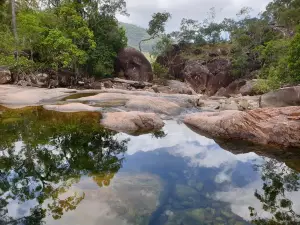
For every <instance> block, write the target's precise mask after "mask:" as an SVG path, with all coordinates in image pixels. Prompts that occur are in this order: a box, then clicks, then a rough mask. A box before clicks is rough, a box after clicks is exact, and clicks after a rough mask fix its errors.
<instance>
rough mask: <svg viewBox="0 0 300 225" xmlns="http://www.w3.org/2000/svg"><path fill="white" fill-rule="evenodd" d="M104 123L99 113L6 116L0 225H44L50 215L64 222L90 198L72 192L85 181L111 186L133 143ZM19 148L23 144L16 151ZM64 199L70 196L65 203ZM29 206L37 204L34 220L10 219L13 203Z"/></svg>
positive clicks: (38, 111)
mask: <svg viewBox="0 0 300 225" xmlns="http://www.w3.org/2000/svg"><path fill="white" fill-rule="evenodd" d="M99 119H100V115H99V114H98V113H84V112H80V113H59V112H53V111H47V110H44V109H43V108H41V107H31V108H24V109H20V110H7V111H5V112H4V113H2V114H0V137H1V138H0V218H1V219H0V224H30V225H34V224H41V223H42V220H43V218H45V216H46V215H48V214H50V215H52V216H53V218H54V219H59V218H60V217H61V216H62V215H63V213H64V212H66V211H69V210H74V209H75V208H76V206H77V205H78V204H79V203H80V201H82V199H83V198H84V194H79V193H72V194H71V195H70V193H69V192H68V190H69V188H70V187H71V185H72V184H74V183H76V182H78V181H79V180H80V177H81V176H83V175H88V176H91V177H92V178H93V180H95V182H96V183H97V184H98V185H99V186H103V185H104V186H105V185H109V183H110V180H111V179H112V178H113V176H114V174H115V173H116V172H117V171H118V170H119V169H120V168H121V166H122V161H123V153H124V152H125V151H126V150H127V148H126V143H127V141H122V142H119V141H117V140H116V139H115V138H114V134H115V133H114V132H111V131H107V130H104V129H103V128H102V127H101V126H100V125H99ZM19 141H22V142H19ZM16 142H19V143H22V144H19V147H18V148H16V147H15V143H16ZM20 146H21V147H20ZM62 194H66V195H68V196H67V197H65V198H64V199H60V198H59V197H60V196H61V195H62ZM29 200H35V201H36V202H35V205H34V206H33V207H32V208H31V211H30V213H29V215H28V216H24V217H22V218H10V217H9V216H8V215H7V214H8V211H7V209H6V207H7V205H8V204H9V202H11V201H14V202H18V203H22V202H26V201H29Z"/></svg>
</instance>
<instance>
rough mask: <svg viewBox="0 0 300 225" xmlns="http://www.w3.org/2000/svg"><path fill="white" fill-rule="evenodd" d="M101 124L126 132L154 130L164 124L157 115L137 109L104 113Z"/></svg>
mask: <svg viewBox="0 0 300 225" xmlns="http://www.w3.org/2000/svg"><path fill="white" fill-rule="evenodd" d="M101 124H102V125H103V126H105V127H106V128H108V129H111V130H114V131H119V132H124V133H128V134H134V133H144V132H151V131H156V130H159V129H161V128H162V127H163V126H164V122H163V121H162V120H161V118H160V117H159V116H158V115H156V114H154V113H144V112H137V111H132V112H111V113H105V114H103V119H102V120H101Z"/></svg>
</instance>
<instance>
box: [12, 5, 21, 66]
mask: <svg viewBox="0 0 300 225" xmlns="http://www.w3.org/2000/svg"><path fill="white" fill-rule="evenodd" d="M11 17H12V30H13V33H14V37H15V45H16V46H15V47H16V60H17V61H18V59H19V52H18V32H17V22H16V2H15V0H11Z"/></svg>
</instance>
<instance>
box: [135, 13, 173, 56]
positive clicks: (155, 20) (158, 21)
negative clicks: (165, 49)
mask: <svg viewBox="0 0 300 225" xmlns="http://www.w3.org/2000/svg"><path fill="white" fill-rule="evenodd" d="M170 18H171V14H170V13H168V12H163V13H161V12H158V13H154V14H153V15H152V20H150V22H149V28H148V29H147V33H148V34H149V36H150V37H149V38H146V39H143V40H141V41H140V43H139V49H140V51H142V46H141V44H142V42H144V41H149V40H152V39H155V38H158V37H159V36H160V35H162V34H164V32H165V25H166V22H167V21H168V20H169V19H170Z"/></svg>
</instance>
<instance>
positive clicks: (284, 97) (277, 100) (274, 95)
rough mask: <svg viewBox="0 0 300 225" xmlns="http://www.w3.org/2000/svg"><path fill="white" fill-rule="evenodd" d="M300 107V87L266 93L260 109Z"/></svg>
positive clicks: (262, 97) (261, 99)
mask: <svg viewBox="0 0 300 225" xmlns="http://www.w3.org/2000/svg"><path fill="white" fill-rule="evenodd" d="M298 105H300V86H295V87H287V88H282V89H279V90H276V91H272V92H269V93H266V94H264V95H262V96H261V98H260V107H261V108H266V107H285V106H298Z"/></svg>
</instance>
